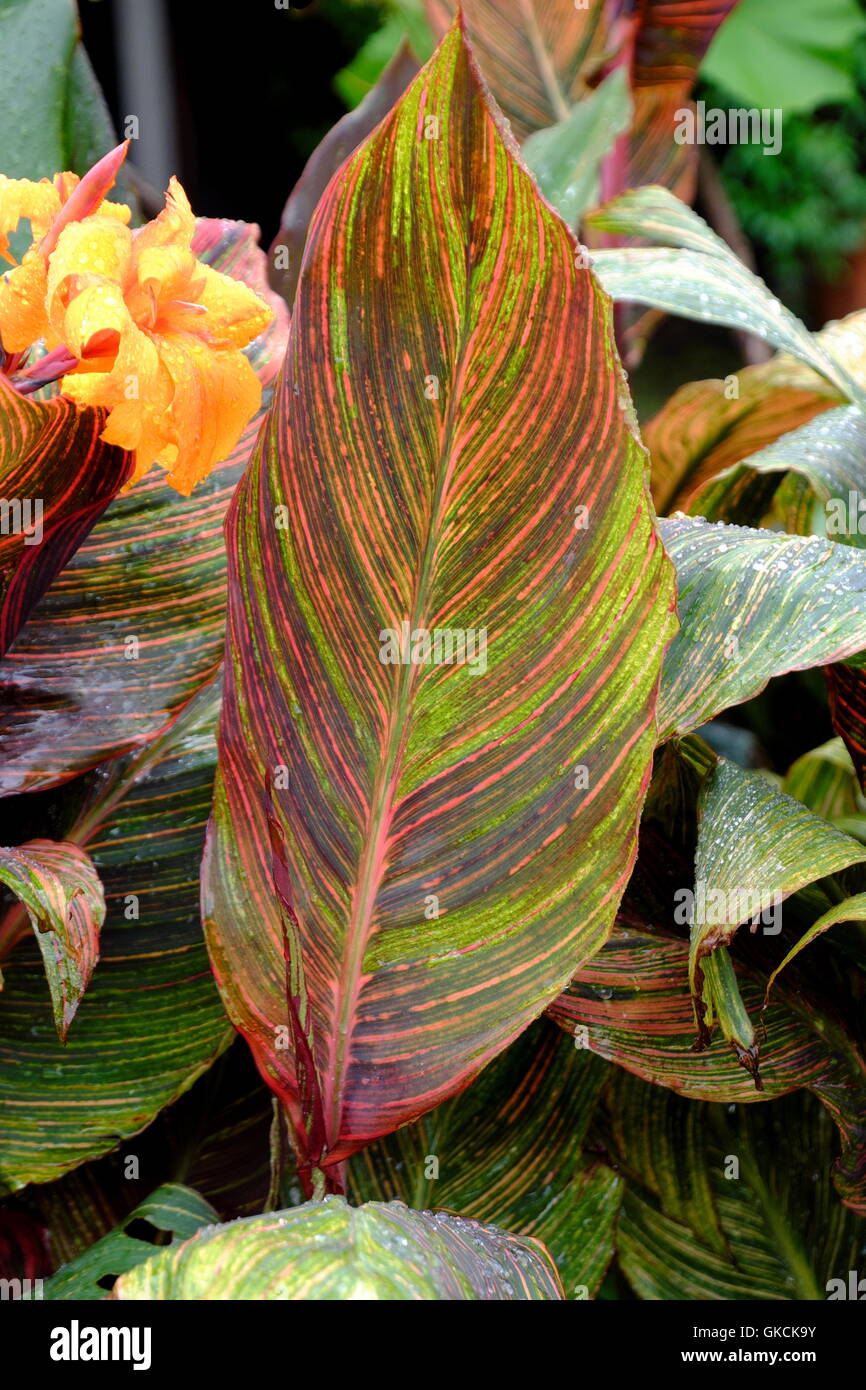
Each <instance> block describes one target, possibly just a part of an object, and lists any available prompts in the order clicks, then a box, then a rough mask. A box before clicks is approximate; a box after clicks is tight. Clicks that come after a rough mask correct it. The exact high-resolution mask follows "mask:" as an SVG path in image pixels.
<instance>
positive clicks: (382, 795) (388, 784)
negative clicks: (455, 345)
mask: <svg viewBox="0 0 866 1390" xmlns="http://www.w3.org/2000/svg"><path fill="white" fill-rule="evenodd" d="M464 157H465V152H464ZM467 172H468V171H467ZM470 245H471V235H470V229H469V227H467V228H466V229H465V230H464V248H465V255H466V281H465V284H466V288H465V294H464V302H463V307H462V312H461V319H460V323H461V328H462V342H461V346H460V353H459V356H458V359H457V364H456V367H455V370H454V376H453V384H452V388H451V391H450V395H449V400H448V409H447V412H446V415H445V422H444V425H443V429H442V442H441V444H440V447H439V457H438V460H437V464H436V474H437V485H436V492H435V494H434V497H433V502H432V505H431V508H430V521H429V524H428V527H427V535H426V539H425V543H424V554H423V558H422V561H421V565H420V567H419V570H418V574H417V579H416V584H415V594H414V597H413V601H412V606H411V612H410V615H409V631H410V633H411V632H412V631H414V630H415V628H416V627H419V626H422V625H423V624H422V623H421V619H422V618H423V616H424V614H425V612H426V608H427V602H428V599H429V592H430V585H431V581H432V577H433V568H434V565H433V561H434V556H435V552H436V547H437V544H438V541H439V527H440V521H441V516H442V511H443V507H444V501H445V497H446V495H447V491H448V486H449V483H450V481H451V476H452V473H453V468H454V456H453V446H454V434H455V424H456V418H457V410H458V404H459V401H460V395H461V388H462V384H463V380H464V377H465V373H466V358H467V352H468V346H469V342H470V340H471V337H472V335H471V332H470V331H469V328H468V325H469V323H470V321H471V313H470V310H471V302H472V262H471V251H470ZM417 674H418V672H417V669H416V667H415V666H413V665H412V664H411V663H406V664H402V663H401V665H400V678H399V683H398V686H397V696H396V699H395V701H394V704H393V707H392V710H391V718H390V721H389V727H388V733H387V736H386V741H385V750H386V751H385V757H384V758H383V759H382V761H381V762H380V764H379V771H378V773H377V776H376V782H375V785H374V788H373V794H372V806H373V815H372V819H371V821H370V822H369V823H368V826H367V830H366V833H365V836H364V848H363V852H362V857H361V864H360V866H359V873H358V883H359V891H358V893H357V894H356V896H355V898H354V901H353V906H352V913H351V916H350V918H349V923H348V928H347V941H348V950H347V951H346V952H345V954H344V956H343V963H342V969H341V971H340V980H339V986H338V998H339V1000H340V1001H341V1004H340V1015H339V1020H338V1024H337V1030H336V1035H335V1048H334V1054H333V1058H332V1061H333V1065H332V1067H331V1069H330V1075H331V1077H332V1078H333V1080H332V1081H331V1082H330V1095H329V1104H328V1106H327V1109H328V1115H327V1120H326V1124H327V1142H328V1145H329V1147H331V1146H332V1145H333V1144H334V1143H335V1142H336V1141H337V1140H338V1138H339V1134H340V1121H341V1117H342V1108H343V1089H344V1084H345V1076H346V1063H347V1057H348V1052H349V1048H350V1045H351V1040H352V1032H353V1023H354V1018H355V1013H356V1006H357V1000H358V993H359V989H360V982H361V976H362V973H363V962H364V955H365V952H366V949H367V942H368V940H369V937H370V924H371V919H372V915H373V907H374V904H375V900H376V896H377V894H378V889H379V885H380V883H381V881H382V876H383V873H384V868H385V850H386V842H387V838H388V829H389V827H390V825H391V822H392V811H393V805H394V795H395V791H396V787H397V783H398V776H397V770H398V769H399V767H400V764H401V763H402V759H403V753H404V751H405V747H406V741H407V738H408V733H409V727H410V720H409V717H408V716H409V711H410V707H411V698H412V693H413V688H414V686H415V683H416V679H417Z"/></svg>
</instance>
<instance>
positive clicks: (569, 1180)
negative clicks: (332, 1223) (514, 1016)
mask: <svg viewBox="0 0 866 1390" xmlns="http://www.w3.org/2000/svg"><path fill="white" fill-rule="evenodd" d="M606 1075H607V1068H606V1067H605V1066H604V1065H603V1064H602V1063H601V1062H599V1061H598V1060H597V1059H595V1058H593V1057H591V1056H590V1055H589V1054H588V1053H586V1052H583V1051H578V1050H576V1048H575V1046H574V1044H573V1042H572V1040H571V1039H567V1038H563V1037H562V1035H561V1033H559V1032H558V1030H557V1029H555V1028H552V1027H551V1025H550V1024H549V1023H548V1024H546V1025H545V1024H543V1023H539V1024H533V1026H532V1027H531V1028H529V1029H527V1031H526V1032H525V1033H524V1034H523V1035H522V1036H521V1037H520V1038H518V1040H517V1042H515V1043H514V1044H513V1045H512V1046H511V1047H510V1048H509V1049H508V1051H507V1052H505V1053H503V1055H502V1056H501V1057H498V1058H497V1059H496V1061H495V1062H492V1063H491V1064H490V1066H489V1067H487V1068H486V1069H485V1070H484V1071H483V1072H482V1073H481V1076H480V1077H479V1078H478V1080H477V1081H475V1082H474V1083H473V1084H472V1086H470V1087H469V1088H468V1089H467V1090H466V1091H464V1092H463V1094H462V1095H460V1096H457V1097H455V1098H454V1099H453V1100H449V1101H446V1102H445V1104H444V1105H441V1106H438V1107H437V1109H435V1110H431V1111H430V1113H429V1114H427V1115H425V1116H423V1118H422V1119H420V1120H418V1121H416V1123H415V1124H414V1125H407V1126H405V1127H404V1128H403V1129H398V1130H397V1132H396V1134H392V1135H389V1136H388V1138H387V1139H380V1140H379V1141H378V1142H377V1143H375V1144H371V1145H370V1146H369V1148H367V1149H364V1150H363V1152H362V1153H359V1154H356V1155H355V1157H354V1158H353V1159H352V1160H351V1162H350V1164H349V1195H350V1196H351V1198H352V1199H353V1200H354V1201H358V1202H361V1201H372V1200H374V1199H375V1198H376V1197H387V1198H400V1199H402V1200H403V1201H404V1202H406V1203H407V1204H408V1205H409V1206H412V1207H429V1206H437V1207H445V1208H446V1209H447V1210H448V1211H459V1212H460V1213H461V1215H463V1216H471V1217H474V1218H475V1220H476V1221H489V1222H490V1223H491V1224H492V1225H494V1226H500V1227H502V1228H504V1229H505V1230H508V1231H511V1232H512V1233H513V1234H514V1235H520V1236H535V1237H537V1238H538V1239H539V1240H542V1241H544V1244H545V1245H546V1246H547V1248H548V1250H549V1251H550V1253H551V1255H552V1256H553V1258H554V1261H555V1262H556V1266H557V1268H558V1270H559V1273H560V1276H561V1278H562V1283H563V1287H564V1289H565V1293H566V1297H569V1298H571V1297H578V1298H587V1297H589V1296H591V1295H592V1294H593V1293H594V1292H595V1290H596V1288H597V1287H598V1285H599V1283H600V1282H601V1280H602V1278H603V1276H604V1273H605V1270H606V1269H607V1266H608V1264H609V1263H610V1258H611V1255H612V1253H613V1229H614V1224H615V1221H616V1216H617V1212H618V1210H619V1204H620V1200H621V1198H622V1183H621V1181H620V1179H619V1178H618V1177H617V1175H616V1174H615V1173H613V1172H612V1171H611V1170H610V1168H606V1167H604V1166H603V1165H601V1164H599V1163H598V1162H596V1161H592V1160H590V1159H589V1158H587V1157H585V1156H584V1154H583V1153H582V1149H581V1146H582V1144H583V1141H584V1136H585V1134H586V1129H587V1125H588V1124H589V1121H590V1118H591V1116H592V1113H593V1111H594V1108H595V1103H596V1100H597V1098H598V1094H599V1091H600V1089H601V1086H602V1084H603V1082H604V1080H605V1077H606Z"/></svg>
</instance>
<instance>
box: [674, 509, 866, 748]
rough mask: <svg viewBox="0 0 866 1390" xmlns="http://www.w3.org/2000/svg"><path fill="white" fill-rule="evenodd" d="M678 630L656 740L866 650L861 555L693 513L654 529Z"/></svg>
mask: <svg viewBox="0 0 866 1390" xmlns="http://www.w3.org/2000/svg"><path fill="white" fill-rule="evenodd" d="M660 529H661V532H662V536H663V538H664V542H665V547H666V549H667V551H668V554H669V555H670V556H671V559H672V560H673V561H674V564H675V565H676V569H677V588H678V611H679V617H680V631H679V633H678V634H677V636H676V638H675V639H674V641H673V643H672V644H671V647H670V649H669V651H668V653H667V656H666V658H665V666H664V675H663V678H662V690H661V695H660V697H659V711H658V719H659V736H660V739H663V738H668V737H670V736H671V735H673V734H683V733H688V732H689V731H690V730H693V729H697V728H699V727H700V725H701V724H705V723H706V722H707V721H708V720H710V719H712V718H714V717H715V716H716V715H717V714H719V713H721V711H722V710H724V709H727V708H728V707H729V706H731V705H736V704H741V703H742V702H743V701H744V700H748V699H751V697H752V696H753V695H757V694H758V693H759V692H760V691H761V690H763V688H764V686H765V685H766V684H767V681H768V680H770V679H771V677H773V676H779V675H783V674H784V673H785V672H786V671H803V670H805V669H807V668H808V667H810V666H820V665H823V664H824V663H826V662H830V661H840V660H842V658H844V657H848V656H853V655H855V654H856V653H858V652H860V651H861V650H862V649H863V648H864V647H866V556H864V555H863V554H861V553H860V552H859V551H857V550H855V549H852V548H851V547H850V546H845V545H839V544H838V543H837V542H835V541H829V540H823V539H821V538H820V537H817V536H810V537H806V536H784V535H778V534H774V533H771V532H769V531H757V530H751V529H749V528H747V527H744V526H725V525H723V524H722V523H721V522H719V523H716V524H715V525H710V524H709V523H707V522H705V521H704V520H702V519H701V518H699V517H682V516H681V517H675V518H673V519H671V520H668V521H662V522H661V523H660Z"/></svg>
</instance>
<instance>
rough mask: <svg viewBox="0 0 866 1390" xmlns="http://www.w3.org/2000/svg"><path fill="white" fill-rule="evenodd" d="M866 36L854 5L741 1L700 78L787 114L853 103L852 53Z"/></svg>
mask: <svg viewBox="0 0 866 1390" xmlns="http://www.w3.org/2000/svg"><path fill="white" fill-rule="evenodd" d="M864 32H866V19H864V16H863V12H862V10H861V9H860V7H859V5H857V3H856V0H797V4H796V5H791V4H789V3H788V0H740V3H739V5H737V6H736V7H735V9H734V13H733V14H732V16H731V18H730V19H729V21H728V23H727V24H725V25H724V27H723V28H722V30H721V31H720V33H719V34H717V36H716V38H715V40H714V41H713V44H712V46H711V47H710V50H709V52H708V53H707V56H706V57H705V59H704V61H703V64H702V65H701V76H702V77H705V78H708V79H709V81H711V82H717V83H718V85H719V86H720V87H723V88H724V89H725V91H727V92H730V93H731V95H732V96H733V97H734V99H735V100H737V101H740V102H744V103H745V104H746V105H747V106H756V107H770V108H774V107H781V108H782V109H783V110H784V113H785V116H786V117H787V116H791V115H793V114H794V113H795V112H798V111H799V112H808V111H814V109H815V108H816V107H817V106H824V105H826V104H828V103H829V102H841V101H851V100H853V99H854V98H855V95H856V91H855V86H854V49H855V46H856V43H857V40H858V39H860V38H862V36H863V34H864Z"/></svg>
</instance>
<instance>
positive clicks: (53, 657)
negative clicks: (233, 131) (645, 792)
mask: <svg viewBox="0 0 866 1390" xmlns="http://www.w3.org/2000/svg"><path fill="white" fill-rule="evenodd" d="M256 236H257V232H256V229H255V228H254V227H250V226H249V225H248V224H246V223H243V222H229V221H224V220H222V219H219V218H205V219H202V220H201V221H200V222H199V224H198V227H197V230H196V236H195V240H194V243H193V245H194V249H195V251H196V253H197V255H198V256H199V257H200V259H201V260H202V261H204V262H206V263H207V264H210V265H213V266H214V267H215V268H216V269H218V270H220V271H222V272H223V274H225V275H232V276H234V277H235V278H236V279H240V280H244V281H245V282H246V283H248V284H250V285H252V286H253V287H254V288H255V289H256V290H257V292H258V293H259V294H261V295H262V296H263V297H268V299H269V302H270V303H271V305H272V307H273V308H274V309H275V310H276V318H275V319H274V322H273V323H272V324H271V325H270V327H269V328H268V329H267V331H266V332H265V333H263V334H262V336H261V338H259V339H257V340H256V342H254V343H252V344H251V345H250V347H249V349H248V350H247V352H248V356H249V358H250V361H251V362H252V364H253V366H254V367H255V369H256V371H257V373H258V375H259V377H260V379H261V381H262V385H263V386H264V387H265V388H266V389H265V405H266V404H267V399H268V398H269V388H270V386H271V385H272V383H273V380H274V377H275V376H276V373H277V370H278V368H279V365H280V362H281V360H282V354H283V351H284V348H285V341H286V332H287V313H286V306H285V304H284V303H283V302H282V300H281V299H280V298H279V297H278V296H277V295H275V294H272V293H271V292H270V291H269V290H268V289H267V284H266V278H265V257H264V254H263V252H262V251H261V250H260V249H259V247H258V245H257V241H256ZM51 404H52V407H55V408H56V407H57V405H59V404H63V406H64V408H67V409H71V408H72V407H69V406H68V405H67V403H65V402H63V403H58V402H52V403H51ZM47 408H48V407H45V406H41V407H40V409H42V410H46V409H47ZM263 413H264V407H263V410H262V412H261V413H260V415H259V416H258V417H257V418H254V419H253V420H251V421H250V423H249V424H248V425H247V427H246V429H245V430H244V432H243V434H242V436H241V438H240V440H239V441H238V444H237V446H236V447H235V449H234V451H233V453H232V454H231V455H230V457H229V458H228V459H226V460H225V462H224V463H221V464H220V465H219V466H218V467H217V468H216V469H214V471H213V473H212V474H211V475H210V477H209V478H207V479H206V481H205V482H203V483H202V484H201V485H200V486H199V487H198V488H196V490H195V493H194V494H193V496H192V497H179V496H178V494H177V493H176V492H175V491H174V490H173V489H172V488H169V487H166V485H165V484H164V482H163V481H162V476H163V475H162V473H161V472H160V471H159V470H156V471H153V472H152V473H151V474H150V475H149V476H148V477H147V478H144V479H142V480H141V482H140V483H137V484H136V486H135V487H134V488H131V489H130V490H129V491H128V492H125V493H123V494H122V495H121V496H119V497H117V498H116V499H115V500H114V501H113V502H112V504H111V506H110V507H109V508H108V510H107V512H106V514H105V515H104V516H103V517H102V520H101V521H100V522H99V524H98V525H97V526H96V527H95V528H94V530H93V532H92V534H91V535H90V536H89V538H88V539H87V541H86V542H85V544H84V545H82V546H81V548H80V549H79V550H78V552H77V554H76V555H75V556H74V557H73V558H72V560H71V562H70V563H69V564H68V565H67V567H66V568H65V569H64V571H63V572H62V573H61V574H60V575H59V576H58V577H57V579H56V580H55V582H54V583H53V584H52V586H51V588H50V589H49V591H48V593H46V594H45V596H44V598H43V599H42V601H41V602H40V603H39V604H38V605H37V607H36V609H35V611H34V613H33V614H32V617H31V619H30V621H29V622H28V623H27V624H26V626H25V627H24V630H23V631H22V632H21V634H20V636H19V638H18V641H17V642H16V643H15V647H14V649H13V650H12V651H11V652H10V653H9V654H8V656H7V657H6V659H5V660H4V661H2V662H0V796H11V795H14V794H15V793H17V792H20V791H35V790H38V789H41V788H43V787H51V786H54V785H56V784H57V783H60V782H64V781H66V780H67V779H68V778H69V777H72V776H74V775H75V774H76V773H79V772H84V771H86V770H88V769H89V768H92V767H95V766H96V765H97V764H99V763H101V762H104V761H106V760H107V759H108V758H111V757H113V756H115V755H116V754H117V753H122V752H127V751H129V750H131V749H134V748H137V747H139V748H140V747H143V746H144V745H146V744H147V743H149V742H150V741H151V740H152V739H153V738H155V737H156V735H158V734H159V733H161V732H162V731H163V730H164V729H165V728H166V727H167V726H168V725H169V724H170V723H171V722H172V720H173V719H174V718H176V716H177V715H178V714H179V713H180V711H181V710H182V709H183V708H184V707H185V706H186V705H187V704H188V703H189V701H190V700H191V699H192V698H193V696H194V695H195V694H196V692H197V691H198V690H200V689H201V688H202V687H203V686H204V685H206V684H207V683H208V681H210V680H211V679H212V678H213V676H214V674H215V672H216V671H217V670H218V668H219V665H220V662H221V660H222V648H223V637H224V631H225V568H226V560H225V547H224V544H223V536H222V525H223V519H224V517H225V512H226V508H227V507H228V504H229V500H230V498H231V496H232V492H233V491H234V488H235V486H236V484H237V481H238V479H239V478H240V477H241V475H242V474H243V471H244V468H245V467H246V464H247V462H248V460H249V456H250V452H251V450H252V446H253V443H254V441H255V438H256V434H257V432H258V427H259V423H260V420H261V415H262V414H263ZM66 466H68V465H66ZM115 490H116V489H115ZM106 500H108V499H106Z"/></svg>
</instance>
